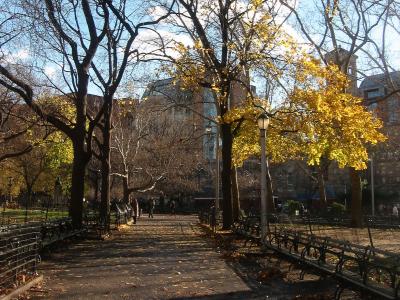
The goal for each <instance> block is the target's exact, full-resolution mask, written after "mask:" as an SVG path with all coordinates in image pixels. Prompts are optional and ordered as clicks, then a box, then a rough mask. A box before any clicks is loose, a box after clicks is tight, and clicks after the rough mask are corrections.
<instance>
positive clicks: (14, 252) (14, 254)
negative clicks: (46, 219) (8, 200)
mask: <svg viewBox="0 0 400 300" xmlns="http://www.w3.org/2000/svg"><path fill="white" fill-rule="evenodd" d="M40 231H41V224H40V223H27V224H23V225H18V226H16V225H10V226H6V227H2V228H1V229H0V290H4V289H6V288H8V287H10V286H12V285H13V284H15V283H18V282H19V281H21V282H24V281H25V280H26V277H29V276H33V275H34V274H35V273H36V265H37V262H38V258H39V256H38V254H39V247H40V243H41V232H40Z"/></svg>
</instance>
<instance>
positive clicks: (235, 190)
mask: <svg viewBox="0 0 400 300" xmlns="http://www.w3.org/2000/svg"><path fill="white" fill-rule="evenodd" d="M231 180H232V208H233V213H232V217H233V221H234V222H236V221H238V220H239V215H240V195H239V184H238V180H237V168H236V167H235V166H233V167H232V171H231Z"/></svg>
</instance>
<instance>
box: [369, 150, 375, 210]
mask: <svg viewBox="0 0 400 300" xmlns="http://www.w3.org/2000/svg"><path fill="white" fill-rule="evenodd" d="M369 161H370V163H371V206H372V216H373V217H375V184H374V159H373V157H372V156H371V158H370V159H369Z"/></svg>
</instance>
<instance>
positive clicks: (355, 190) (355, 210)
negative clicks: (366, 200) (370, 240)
mask: <svg viewBox="0 0 400 300" xmlns="http://www.w3.org/2000/svg"><path fill="white" fill-rule="evenodd" d="M350 180H351V226H353V227H361V226H362V206H361V203H362V202H361V201H362V196H361V180H360V174H359V172H358V171H356V170H355V169H354V168H350Z"/></svg>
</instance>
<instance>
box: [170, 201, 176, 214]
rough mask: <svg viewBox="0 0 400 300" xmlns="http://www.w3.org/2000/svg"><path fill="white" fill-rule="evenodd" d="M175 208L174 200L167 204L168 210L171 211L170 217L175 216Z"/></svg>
mask: <svg viewBox="0 0 400 300" xmlns="http://www.w3.org/2000/svg"><path fill="white" fill-rule="evenodd" d="M175 207H176V204H175V200H171V202H170V203H169V209H170V210H171V214H172V215H175Z"/></svg>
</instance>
